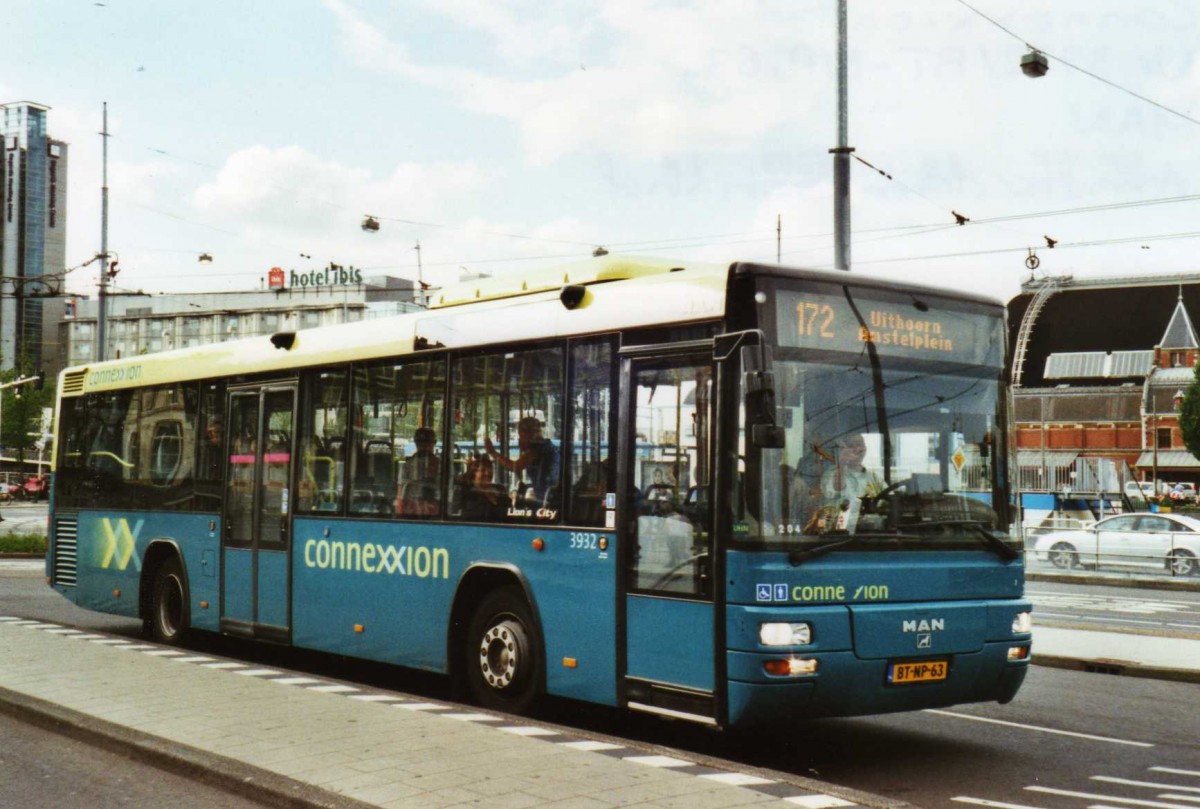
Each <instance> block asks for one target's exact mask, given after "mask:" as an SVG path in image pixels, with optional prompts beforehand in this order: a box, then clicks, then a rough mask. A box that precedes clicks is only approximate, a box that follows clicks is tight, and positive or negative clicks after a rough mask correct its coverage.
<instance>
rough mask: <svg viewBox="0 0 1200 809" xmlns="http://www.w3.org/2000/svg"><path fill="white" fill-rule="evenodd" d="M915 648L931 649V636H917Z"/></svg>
mask: <svg viewBox="0 0 1200 809" xmlns="http://www.w3.org/2000/svg"><path fill="white" fill-rule="evenodd" d="M917 648H918V649H932V648H933V635H929V634H923V635H917Z"/></svg>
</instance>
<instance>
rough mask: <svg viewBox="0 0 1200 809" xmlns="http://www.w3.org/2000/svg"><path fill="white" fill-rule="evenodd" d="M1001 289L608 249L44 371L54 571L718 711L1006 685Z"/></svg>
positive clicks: (432, 667) (408, 653)
mask: <svg viewBox="0 0 1200 809" xmlns="http://www.w3.org/2000/svg"><path fill="white" fill-rule="evenodd" d="M1004 322H1005V321H1004V310H1003V308H1002V306H1001V305H1000V304H999V303H997V302H995V301H992V300H989V299H985V298H980V297H976V296H973V295H966V294H954V293H949V292H946V291H944V290H934V289H928V288H923V287H916V286H900V285H897V284H894V283H891V282H884V281H880V280H872V279H870V278H868V277H864V276H858V275H849V274H846V273H823V272H815V271H806V270H799V269H787V268H781V267H777V266H764V265H758V264H753V263H735V264H733V265H731V266H701V265H693V264H689V263H683V262H671V261H663V260H658V259H636V258H623V257H617V256H611V255H610V256H603V257H598V258H594V259H590V260H587V261H584V262H580V263H577V264H572V265H568V266H565V267H560V268H558V269H556V270H554V271H552V272H532V273H526V274H517V275H513V276H510V277H505V278H495V279H486V280H483V281H479V282H477V283H474V284H468V285H463V286H461V287H456V288H450V289H446V290H444V291H442V292H440V293H438V294H436V295H435V296H434V297H433V300H431V301H430V303H429V306H428V307H427V308H422V309H416V310H414V311H412V312H409V313H406V314H402V315H398V316H395V317H393V318H391V319H377V320H370V321H366V322H357V323H347V324H342V325H337V326H331V327H326V328H315V329H311V330H302V331H297V332H289V331H283V332H277V333H274V334H264V335H262V336H258V337H250V338H246V339H243V340H238V341H233V342H224V343H219V344H215V345H208V346H199V347H193V348H188V349H183V350H180V351H172V352H164V353H160V354H148V355H142V356H137V357H130V358H125V359H119V360H113V361H109V362H102V363H96V364H93V365H86V366H80V367H73V368H69V369H67V370H65V371H64V372H63V373H62V375H61V377H60V379H59V386H58V402H57V410H56V427H55V430H56V439H57V440H56V444H55V447H56V449H55V459H54V471H53V494H52V502H51V509H52V510H51V517H50V524H51V544H50V551H49V554H48V556H47V576H48V577H49V581H50V583H51V586H52V587H53V588H54V589H55V590H57V591H58V592H59V593H61V594H62V595H63V596H65V597H66V598H68V599H70V600H71V601H73V602H75V603H76V604H79V605H80V606H83V607H87V608H90V609H94V610H101V611H104V612H109V613H114V614H118V615H125V616H130V617H133V618H139V619H141V620H142V621H143V622H144V624H145V626H146V629H147V632H148V633H149V634H150V635H151V636H152V637H153V638H155V639H156V640H158V641H159V642H163V643H172V644H173V643H182V642H184V640H185V638H186V637H187V636H188V635H189V634H191V633H194V632H211V633H223V634H228V635H235V636H240V637H245V638H254V639H259V640H262V641H265V642H270V643H276V644H284V645H290V646H295V647H302V648H306V649H314V650H319V651H324V652H330V653H335V654H338V655H346V656H351V657H357V658H363V659H369V660H373V661H383V662H387V663H391V664H396V665H399V666H406V667H410V668H415V669H422V670H427V671H433V672H440V673H443V674H445V675H447V676H448V677H450V678H453V680H454V681H455V682H457V683H461V684H462V685H463V686H464V688H465V690H466V691H467V693H469V694H470V695H471V697H472V698H473V699H474V700H476V701H477V702H479V703H480V704H482V705H484V706H486V707H488V708H491V709H496V710H503V711H511V712H518V713H519V712H524V711H528V710H529V709H530V708H531V707H532V706H533V705H534V703H535V702H536V701H537V700H538V699H539V698H540V697H542V696H544V695H554V696H557V697H565V698H570V699H575V700H584V701H589V702H594V703H599V704H604V705H610V706H615V707H618V708H622V709H629V710H638V711H646V712H651V713H656V714H659V715H663V716H668V717H673V718H679V719H687V720H694V721H696V722H701V723H706V724H713V725H722V726H739V725H752V724H756V723H758V724H762V723H769V722H780V721H788V720H793V719H797V718H804V717H816V716H849V715H861V714H872V713H885V712H890V711H905V710H917V709H922V708H930V707H937V706H946V705H953V704H956V703H965V702H979V701H996V702H1008V701H1009V700H1011V699H1012V698H1013V697H1014V696H1015V695H1016V693H1017V690H1018V689H1019V687H1020V685H1021V682H1022V680H1023V679H1024V677H1025V673H1026V670H1027V668H1028V665H1029V655H1030V604H1029V602H1028V601H1027V600H1026V599H1025V598H1024V594H1023V590H1024V564H1023V559H1022V546H1021V538H1020V533H1019V531H1018V530H1017V522H1018V521H1017V515H1016V508H1015V506H1014V500H1013V493H1012V490H1011V487H1010V486H1011V484H1010V473H1011V471H1012V470H1011V465H1012V443H1011V439H1010V434H1009V427H1010V425H1009V414H1010V412H1011V408H1010V402H1009V391H1008V390H1007V388H1006V383H1005V373H1004V356H1005V350H1004V349H1005V327H1004Z"/></svg>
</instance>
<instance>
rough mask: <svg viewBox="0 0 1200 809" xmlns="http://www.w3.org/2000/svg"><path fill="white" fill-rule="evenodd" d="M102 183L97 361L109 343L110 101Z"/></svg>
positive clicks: (102, 137) (106, 118)
mask: <svg viewBox="0 0 1200 809" xmlns="http://www.w3.org/2000/svg"><path fill="white" fill-rule="evenodd" d="M100 142H101V144H103V149H102V150H101V155H102V158H101V178H102V179H101V185H100V290H99V294H98V295H97V296H96V297H97V299H98V301H99V314H98V316H97V317H96V362H103V361H104V359H105V356H104V355H105V353H106V351H105V347H106V345H107V343H108V334H107V331H108V313H107V311H106V309H107V308H108V301H107V298H108V102H107V101H105V102H104V129H103V131H102V132H101V133H100Z"/></svg>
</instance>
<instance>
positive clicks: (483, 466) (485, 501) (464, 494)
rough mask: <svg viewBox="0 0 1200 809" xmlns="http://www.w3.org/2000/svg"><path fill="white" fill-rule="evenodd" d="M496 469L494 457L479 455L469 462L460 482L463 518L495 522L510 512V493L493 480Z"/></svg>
mask: <svg viewBox="0 0 1200 809" xmlns="http://www.w3.org/2000/svg"><path fill="white" fill-rule="evenodd" d="M495 473H496V469H495V466H494V465H493V464H492V459H491V458H489V457H487V456H486V455H479V456H476V457H475V458H473V459H472V460H471V461H470V462H469V463H468V464H467V471H466V473H465V474H464V475H463V477H462V480H461V481H460V483H459V486H460V487H461V488H460V493H461V499H460V501H459V502H460V505H461V512H462V517H463V519H466V520H482V521H484V522H495V521H499V520H502V519H504V517H505V515H506V514H508V507H509V505H510V501H509V499H508V493H507V492H506V491H505V490H504V489H503V488H502V487H500V486H497V485H496V484H495V483H493V482H492V479H493V477H494V476H495Z"/></svg>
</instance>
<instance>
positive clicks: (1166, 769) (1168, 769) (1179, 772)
mask: <svg viewBox="0 0 1200 809" xmlns="http://www.w3.org/2000/svg"><path fill="white" fill-rule="evenodd" d="M1150 770H1151V772H1169V773H1171V774H1172V775H1194V776H1196V777H1197V778H1200V770H1176V769H1174V768H1172V767H1151V768H1150Z"/></svg>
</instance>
